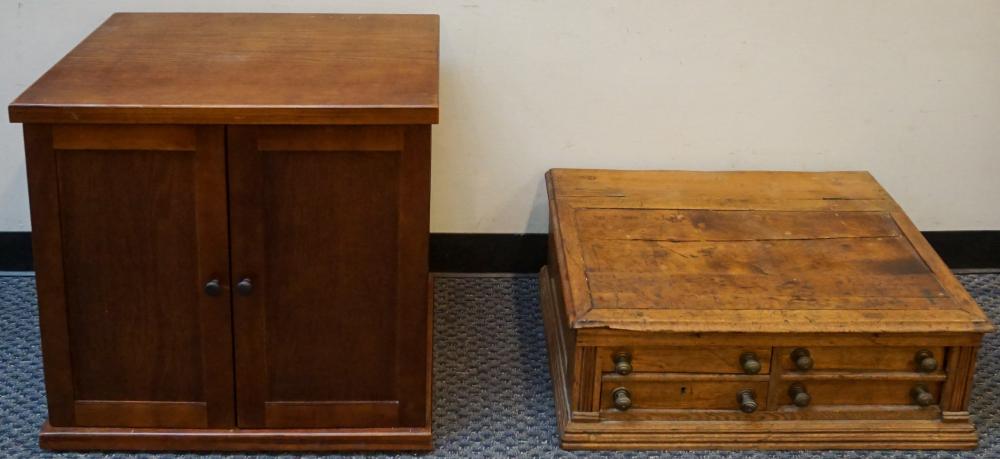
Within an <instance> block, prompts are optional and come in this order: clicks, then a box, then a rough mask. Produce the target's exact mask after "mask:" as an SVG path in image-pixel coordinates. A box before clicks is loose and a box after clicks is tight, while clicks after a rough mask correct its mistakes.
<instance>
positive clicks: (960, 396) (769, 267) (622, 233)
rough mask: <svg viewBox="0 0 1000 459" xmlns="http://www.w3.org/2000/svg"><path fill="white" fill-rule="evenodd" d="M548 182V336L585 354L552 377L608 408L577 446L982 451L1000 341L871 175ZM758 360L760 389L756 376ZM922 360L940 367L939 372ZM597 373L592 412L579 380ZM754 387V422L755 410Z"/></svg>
mask: <svg viewBox="0 0 1000 459" xmlns="http://www.w3.org/2000/svg"><path fill="white" fill-rule="evenodd" d="M546 183H547V187H548V193H549V210H550V220H551V223H550V234H549V238H550V253H549V264H550V266H549V267H548V268H547V269H546V270H544V271H543V273H542V277H543V279H542V282H546V281H547V282H549V284H548V285H549V287H550V288H546V292H550V291H551V292H550V293H545V294H543V296H542V308H543V313H544V315H545V316H546V317H547V319H546V321H545V325H546V331H547V333H549V334H555V335H556V336H557V337H565V336H566V335H568V334H570V333H572V335H573V348H572V349H567V348H568V346H558V345H557V346H553V345H552V342H554V341H556V340H555V339H553V340H550V352H558V353H561V354H562V355H560V356H559V357H558V358H553V362H554V363H553V367H552V371H553V373H554V374H555V373H556V372H565V371H566V368H568V367H574V366H575V368H576V369H575V370H574V374H575V375H577V379H575V380H574V379H568V378H563V377H553V382H554V386H555V391H556V397H557V399H559V398H561V397H567V398H569V399H572V400H580V399H581V398H583V399H586V401H588V402H589V401H591V400H594V401H597V402H599V406H600V412H599V413H598V415H597V416H594V413H592V412H588V411H584V410H581V409H580V407H579V406H574V407H572V408H573V410H572V411H570V407H562V406H561V405H559V404H557V411H558V410H562V411H565V413H560V414H558V417H559V422H560V433H561V438H562V441H563V446H564V447H566V448H569V449H600V448H613V449H663V448H667V449H700V448H712V449H718V448H721V449H744V448H749V449H786V448H788V449H814V448H833V449H839V448H879V449H882V448H914V449H923V448H927V449H935V448H971V447H974V446H975V443H976V436H975V432H974V429H973V428H972V426H971V422H970V416H969V414H968V412H967V411H966V410H967V408H966V406H967V404H968V392H967V390H968V389H967V388H968V387H969V381H970V380H971V379H970V378H971V375H972V374H973V372H974V349H975V348H976V346H978V343H979V342H980V341H981V339H982V335H983V333H985V332H988V331H991V330H992V329H993V326H992V324H990V322H989V321H988V320H987V319H986V318H985V316H983V313H982V311H981V310H980V309H979V307H978V306H977V305H975V304H974V303H973V302H972V301H971V299H970V298H969V297H968V294H967V293H966V292H964V291H962V290H961V287H960V286H959V285H957V282H956V281H955V280H954V277H953V276H952V275H951V273H950V272H948V271H947V268H946V267H944V266H943V264H941V263H940V260H939V258H937V256H936V255H934V254H933V253H932V252H930V251H929V250H930V249H929V246H927V245H926V243H925V241H923V239H922V238H920V237H919V233H917V232H916V230H915V228H913V225H912V222H910V221H909V220H908V219H906V218H905V215H904V214H903V213H902V211H901V210H900V209H899V206H898V205H897V204H896V203H895V202H894V201H893V200H892V199H891V198H890V197H889V195H888V194H887V193H885V191H884V190H882V188H881V187H880V186H879V185H878V183H876V182H875V180H874V179H873V178H872V177H871V176H870V175H868V174H867V173H862V172H836V173H789V172H731V173H707V172H678V171H642V172H639V171H600V170H565V169H556V170H552V171H550V172H549V173H548V174H547V176H546ZM548 309H551V310H552V311H548ZM560 341H562V340H561V339H560ZM595 348H596V349H597V353H596V356H592V355H590V353H588V352H586V351H585V350H589V349H595ZM796 348H808V349H809V350H810V352H811V358H812V362H813V363H812V365H811V367H809V368H806V369H800V368H798V367H797V366H796V365H795V364H794V363H793V362H792V360H791V358H790V357H789V355H790V354H791V352H792V350H793V349H796ZM970 349H971V351H970ZM747 351H752V352H754V353H755V354H757V357H758V361H760V366H761V371H760V373H759V374H753V375H747V374H744V371H743V369H742V368H741V366H740V362H739V358H740V355H741V354H742V353H743V352H747ZM918 351H928V352H930V353H932V354H933V355H934V357H935V359H937V361H938V366H937V369H935V370H933V371H930V372H923V371H921V369H920V368H918V366H917V363H916V355H917V353H918ZM620 352H625V353H627V354H628V355H629V356H630V363H631V372H628V373H627V374H625V375H621V374H619V373H617V372H616V371H615V370H616V368H615V362H614V358H613V357H614V355H615V354H617V353H620ZM595 358H596V360H597V362H598V368H597V370H598V371H600V373H601V375H602V376H601V380H600V382H599V383H600V387H601V392H600V393H599V394H597V395H594V396H593V399H591V398H589V397H591V395H590V393H591V386H589V385H588V384H589V380H587V379H585V378H581V377H580V373H581V372H587V371H589V370H581V369H580V367H581V366H589V365H591V363H590V362H591V360H592V359H595ZM793 384H796V385H802V386H804V387H805V390H806V392H807V393H808V394H809V395H810V396H811V401H810V403H809V404H808V405H806V406H796V405H795V404H794V403H793V400H792V396H791V395H790V394H789V390H790V387H792V385H793ZM917 386H922V387H925V388H926V390H928V391H929V393H930V394H931V397H932V400H931V403H930V405H929V406H918V405H917V403H916V401H915V400H914V396H913V392H912V391H913V389H914V387H917ZM618 388H624V389H627V390H628V391H629V393H630V394H629V398H630V403H631V405H630V406H629V407H627V408H625V409H622V408H618V407H616V405H615V403H614V397H613V396H612V393H613V392H614V391H615V390H617V389H618ZM745 389H752V390H753V391H754V392H755V395H756V396H755V399H756V402H757V404H758V409H757V410H756V411H755V412H753V413H743V412H741V411H740V410H739V408H740V405H739V401H738V400H737V394H738V393H740V392H741V391H742V390H745ZM801 403H802V401H801V400H800V404H801ZM859 426H863V427H862V428H861V429H860V430H856V429H858V428H859Z"/></svg>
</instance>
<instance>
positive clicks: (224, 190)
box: [10, 14, 438, 450]
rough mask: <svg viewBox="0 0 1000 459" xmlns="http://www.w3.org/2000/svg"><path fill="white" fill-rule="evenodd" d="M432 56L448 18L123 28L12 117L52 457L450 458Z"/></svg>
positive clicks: (184, 18) (91, 45) (284, 18)
mask: <svg viewBox="0 0 1000 459" xmlns="http://www.w3.org/2000/svg"><path fill="white" fill-rule="evenodd" d="M154 38H155V39H154ZM437 46H438V20H437V17H436V16H421V15H313V14H116V15H113V16H112V17H111V18H109V19H108V21H107V22H105V24H104V25H102V26H101V27H100V28H99V29H97V30H96V31H95V32H94V33H93V34H91V35H90V36H89V37H88V38H87V39H86V40H85V41H84V42H82V43H81V44H80V45H79V46H77V47H76V48H75V49H74V50H73V51H72V52H71V53H70V54H69V55H67V56H66V57H65V58H63V59H62V60H61V61H60V62H59V63H58V64H56V66H55V67H53V68H52V69H51V70H50V71H49V72H47V73H46V74H45V75H44V76H43V77H42V78H41V79H39V80H38V82H36V83H35V84H34V85H33V86H31V87H30V88H29V89H28V90H26V91H25V92H24V94H22V95H21V96H20V97H19V98H18V99H17V100H16V101H15V102H14V103H12V104H11V106H10V117H11V121H14V122H21V123H24V136H25V148H26V158H27V170H28V179H29V191H30V199H31V218H32V237H33V243H34V255H35V263H36V273H37V283H38V296H39V310H40V326H41V332H42V350H43V359H44V366H45V379H46V381H45V382H46V392H47V397H48V410H49V418H48V422H47V423H46V425H45V426H43V430H42V434H41V444H42V446H43V447H45V448H50V449H115V450H122V449H149V450H174V449H177V450H330V449H429V448H430V447H431V444H432V443H431V422H430V413H431V406H430V388H431V387H430V359H431V355H430V337H431V330H430V313H431V311H430V305H429V301H428V298H429V293H430V292H429V286H428V269H427V247H428V231H429V228H428V225H429V223H428V218H429V188H430V125H431V124H434V123H436V122H437V49H438V48H437Z"/></svg>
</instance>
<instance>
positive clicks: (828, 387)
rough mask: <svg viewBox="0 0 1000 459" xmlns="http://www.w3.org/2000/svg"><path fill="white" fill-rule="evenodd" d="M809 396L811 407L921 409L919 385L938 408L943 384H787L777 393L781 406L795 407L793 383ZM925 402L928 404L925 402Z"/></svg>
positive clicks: (881, 382) (850, 382) (836, 382)
mask: <svg viewBox="0 0 1000 459" xmlns="http://www.w3.org/2000/svg"><path fill="white" fill-rule="evenodd" d="M796 383H797V384H800V387H801V388H802V389H804V390H805V392H806V393H808V394H809V398H810V401H809V404H808V406H824V405H913V406H918V403H917V402H916V400H915V396H916V394H917V393H919V391H916V390H914V388H915V387H917V386H920V387H922V388H923V389H925V390H926V391H927V392H929V393H930V394H931V396H932V397H933V401H932V402H931V403H929V405H937V404H938V401H939V400H940V398H939V397H940V392H941V383H939V382H917V381H850V380H840V381H810V380H803V381H797V382H794V383H793V382H788V381H785V382H783V383H781V387H780V388H779V391H778V404H780V405H792V404H793V402H792V396H791V394H790V393H789V388H790V386H791V385H792V384H796ZM925 403H926V401H925Z"/></svg>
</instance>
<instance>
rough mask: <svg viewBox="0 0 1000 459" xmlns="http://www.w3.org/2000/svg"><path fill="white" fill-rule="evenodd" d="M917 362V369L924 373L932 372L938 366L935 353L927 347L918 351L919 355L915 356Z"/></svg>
mask: <svg viewBox="0 0 1000 459" xmlns="http://www.w3.org/2000/svg"><path fill="white" fill-rule="evenodd" d="M913 360H914V361H915V362H917V371H921V372H924V373H930V372H932V371H934V370H937V368H938V362H937V359H935V358H934V353H932V352H931V351H928V350H927V349H921V350H919V351H917V355H916V356H915V357H914V358H913Z"/></svg>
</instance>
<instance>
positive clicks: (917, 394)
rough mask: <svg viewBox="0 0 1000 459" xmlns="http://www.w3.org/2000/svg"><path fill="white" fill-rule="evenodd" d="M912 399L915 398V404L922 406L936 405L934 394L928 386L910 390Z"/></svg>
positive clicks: (920, 385) (919, 386) (915, 387)
mask: <svg viewBox="0 0 1000 459" xmlns="http://www.w3.org/2000/svg"><path fill="white" fill-rule="evenodd" d="M910 397H913V403H916V404H917V405H920V406H931V405H933V404H934V394H932V393H931V392H930V391H929V390H927V386H925V385H923V384H918V385H916V386H913V389H910Z"/></svg>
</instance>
